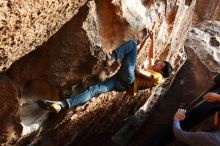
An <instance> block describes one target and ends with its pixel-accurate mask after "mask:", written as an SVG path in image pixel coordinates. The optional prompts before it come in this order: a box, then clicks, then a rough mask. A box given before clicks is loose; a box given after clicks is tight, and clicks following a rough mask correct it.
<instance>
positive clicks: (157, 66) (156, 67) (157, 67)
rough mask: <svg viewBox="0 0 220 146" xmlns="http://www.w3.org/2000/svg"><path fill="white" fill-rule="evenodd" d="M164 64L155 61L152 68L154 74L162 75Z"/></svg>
mask: <svg viewBox="0 0 220 146" xmlns="http://www.w3.org/2000/svg"><path fill="white" fill-rule="evenodd" d="M165 65H166V64H165V63H164V62H163V61H157V62H156V63H155V64H154V65H153V66H152V69H153V70H154V71H156V72H159V73H162V72H163V68H164V67H165Z"/></svg>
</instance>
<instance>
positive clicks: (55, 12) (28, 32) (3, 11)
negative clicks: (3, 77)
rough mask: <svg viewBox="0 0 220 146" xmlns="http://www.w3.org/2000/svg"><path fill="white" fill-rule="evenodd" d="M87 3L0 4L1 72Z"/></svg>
mask: <svg viewBox="0 0 220 146" xmlns="http://www.w3.org/2000/svg"><path fill="white" fill-rule="evenodd" d="M85 2H86V0H78V1H74V0H64V1H54V0H52V1H51V0H46V1H35V0H31V1H26V0H19V1H13V0H2V1H1V2H0V16H1V18H0V34H1V39H0V72H2V71H3V70H6V69H8V68H9V66H10V65H11V64H12V63H13V62H15V61H16V60H18V59H19V58H21V57H22V56H24V55H25V54H27V53H29V52H30V51H33V50H34V49H35V48H36V47H38V46H40V45H41V44H42V43H43V42H45V41H46V40H47V39H48V38H49V37H50V36H51V35H53V34H54V33H55V32H56V31H57V30H58V29H60V28H61V26H62V25H63V24H64V23H66V22H67V21H69V20H70V18H71V17H73V16H74V15H75V14H76V13H77V12H78V9H79V8H80V7H81V6H82V5H83V4H84V3H85Z"/></svg>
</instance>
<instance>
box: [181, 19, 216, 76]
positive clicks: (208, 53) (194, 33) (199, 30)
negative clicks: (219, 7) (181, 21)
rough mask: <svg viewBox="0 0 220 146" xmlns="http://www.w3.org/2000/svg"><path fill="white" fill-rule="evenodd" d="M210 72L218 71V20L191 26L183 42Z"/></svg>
mask: <svg viewBox="0 0 220 146" xmlns="http://www.w3.org/2000/svg"><path fill="white" fill-rule="evenodd" d="M185 45H186V46H187V47H189V48H192V49H193V51H194V52H195V54H196V55H197V56H198V57H199V59H200V60H201V62H202V63H203V64H204V65H205V66H206V67H207V68H208V69H209V70H210V71H212V72H220V21H207V22H203V23H201V24H200V25H198V26H197V27H195V28H193V29H192V30H191V31H190V33H189V36H188V39H187V42H186V44H185Z"/></svg>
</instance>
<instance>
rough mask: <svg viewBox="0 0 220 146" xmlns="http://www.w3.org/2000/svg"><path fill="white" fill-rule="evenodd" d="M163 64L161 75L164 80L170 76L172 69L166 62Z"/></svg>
mask: <svg viewBox="0 0 220 146" xmlns="http://www.w3.org/2000/svg"><path fill="white" fill-rule="evenodd" d="M163 62H164V63H165V66H164V67H163V69H162V72H163V73H162V75H163V77H164V78H167V77H169V76H170V75H171V73H172V71H173V68H172V66H171V64H170V63H169V62H167V61H163Z"/></svg>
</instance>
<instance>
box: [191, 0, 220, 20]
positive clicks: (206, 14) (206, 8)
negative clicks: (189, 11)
mask: <svg viewBox="0 0 220 146" xmlns="http://www.w3.org/2000/svg"><path fill="white" fill-rule="evenodd" d="M219 14H220V1H219V0H210V1H206V0H196V8H195V13H194V20H193V22H194V24H197V23H199V22H201V21H207V20H216V21H219V20H220V15H219Z"/></svg>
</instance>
